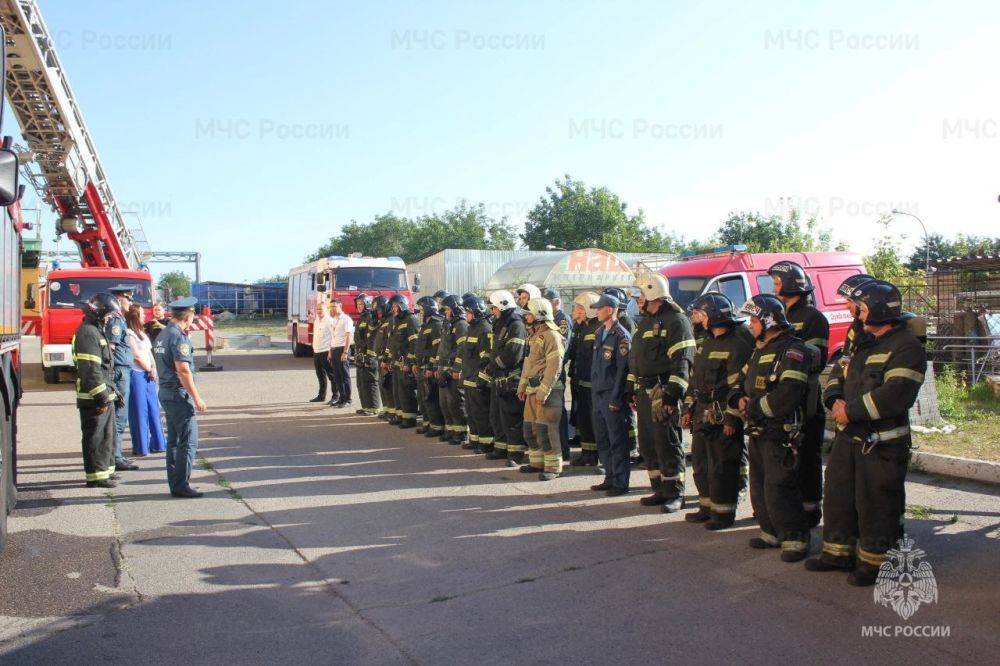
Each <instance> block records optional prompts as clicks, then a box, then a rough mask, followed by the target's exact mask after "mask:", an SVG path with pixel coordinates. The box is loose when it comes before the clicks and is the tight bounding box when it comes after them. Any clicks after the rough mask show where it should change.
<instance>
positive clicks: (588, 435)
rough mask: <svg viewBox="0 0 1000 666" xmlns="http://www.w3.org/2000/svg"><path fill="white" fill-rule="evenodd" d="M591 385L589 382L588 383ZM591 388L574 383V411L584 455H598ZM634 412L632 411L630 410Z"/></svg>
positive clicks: (577, 432)
mask: <svg viewBox="0 0 1000 666" xmlns="http://www.w3.org/2000/svg"><path fill="white" fill-rule="evenodd" d="M588 384H589V382H588ZM591 397H592V396H591V393H590V386H589V385H588V386H583V385H581V384H579V383H577V382H574V386H573V411H574V413H575V415H576V424H575V425H576V434H577V435H578V436H579V437H580V449H581V450H582V451H583V452H584V453H597V436H596V435H595V434H594V415H593V413H592V410H593V403H592V401H591ZM628 411H629V413H631V412H632V410H631V409H629V410H628Z"/></svg>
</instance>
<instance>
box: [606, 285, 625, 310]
mask: <svg viewBox="0 0 1000 666" xmlns="http://www.w3.org/2000/svg"><path fill="white" fill-rule="evenodd" d="M601 293H602V294H607V295H608V296H614V297H615V298H617V299H618V309H619V310H624V309H625V308H626V307H628V301H629V298H628V292H626V291H625V290H624V289H622V288H621V287H605V288H604V291H602V292H601Z"/></svg>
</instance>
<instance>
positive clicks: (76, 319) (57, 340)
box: [40, 268, 153, 384]
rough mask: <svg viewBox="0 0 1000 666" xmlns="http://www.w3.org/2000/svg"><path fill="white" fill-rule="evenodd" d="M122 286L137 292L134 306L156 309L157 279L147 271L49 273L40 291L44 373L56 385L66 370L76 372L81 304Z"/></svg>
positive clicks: (71, 269) (87, 270) (69, 270)
mask: <svg viewBox="0 0 1000 666" xmlns="http://www.w3.org/2000/svg"><path fill="white" fill-rule="evenodd" d="M119 284H127V285H131V286H133V287H134V288H135V291H134V292H133V302H134V303H137V304H139V305H141V306H142V307H143V308H144V309H146V314H147V315H149V313H150V312H151V308H152V307H153V278H152V276H151V275H150V274H149V272H148V271H145V270H125V269H115V268H107V269H101V268H75V269H74V268H67V269H57V270H52V271H49V273H48V275H47V276H46V278H45V286H44V288H43V289H41V290H40V296H41V304H42V318H41V319H42V330H41V337H42V372H43V374H44V376H45V382H46V383H48V384H55V383H57V382H58V381H59V373H60V371H62V370H72V369H73V353H72V348H71V347H72V342H73V334H74V333H76V329H77V327H78V326H79V325H80V322H81V321H82V320H83V311H82V310H80V303H82V302H85V301H87V300H89V299H90V297H91V296H93V295H94V294H97V293H100V292H107V291H108V290H109V289H110V288H111V287H114V286H116V285H119Z"/></svg>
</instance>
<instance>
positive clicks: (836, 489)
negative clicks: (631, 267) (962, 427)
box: [355, 261, 926, 586]
mask: <svg viewBox="0 0 1000 666" xmlns="http://www.w3.org/2000/svg"><path fill="white" fill-rule="evenodd" d="M769 274H770V275H771V277H772V280H773V282H774V294H761V295H757V296H754V297H752V298H751V299H750V300H749V301H747V302H746V303H745V304H743V306H742V307H741V308H740V309H739V310H737V308H736V307H735V306H734V304H733V303H732V302H730V300H729V299H728V298H727V297H726V296H724V295H722V294H719V293H714V292H713V293H707V294H704V295H702V296H700V297H698V298H697V299H695V300H694V301H693V302H692V304H691V305H690V307H689V313H688V314H689V315H690V316H687V314H686V313H685V312H684V311H683V310H682V308H681V307H680V306H678V305H677V304H676V303H675V302H674V300H673V299H672V298H671V296H670V291H669V285H668V282H667V281H666V279H665V278H664V277H663V276H661V275H659V274H647V275H642V276H640V277H639V278H638V279H637V280H636V283H635V285H633V295H634V296H635V297H636V299H637V301H638V306H639V310H640V313H641V316H640V318H639V321H638V322H635V321H633V320H632V319H631V318H630V317H629V316H628V314H627V305H628V303H629V295H628V294H627V293H626V292H625V291H624V290H622V289H620V288H609V289H606V290H605V291H604V293H603V294H597V293H595V292H585V293H582V294H580V295H578V296H577V297H576V298H575V299H574V302H573V309H572V323H571V322H570V321H569V320H568V318H567V317H566V315H565V314H563V313H562V311H561V309H560V307H559V306H560V305H561V301H560V299H559V294H558V293H557V292H556V291H555V290H552V289H546V290H545V291H544V293H543V292H542V290H540V289H539V288H538V287H536V286H534V285H531V284H525V285H522V286H521V287H519V288H518V289H517V290H516V295H515V293H511V292H510V291H506V290H500V291H494V292H492V293H490V294H489V295H488V300H483V299H482V298H480V297H479V296H477V295H475V294H472V293H467V294H465V295H463V296H461V297H459V296H456V295H453V294H448V293H445V292H443V291H442V292H438V293H437V294H435V295H434V297H429V296H425V297H422V298H420V299H419V300H418V301H417V308H416V310H417V312H411V311H410V307H409V303H408V302H407V300H406V298H405V297H403V296H401V295H395V296H392V297H390V298H388V299H387V298H385V297H383V296H379V297H378V298H376V299H374V300H373V299H371V297H369V296H366V295H363V296H361V297H359V298H358V301H357V305H358V310H359V312H362V315H361V319H360V321H359V323H358V326H357V332H356V337H355V365H356V366H357V384H358V393H359V395H360V399H361V407H362V408H361V409H359V410H358V413H362V414H370V415H377V416H379V417H380V418H382V419H384V420H386V421H387V422H388V423H389V424H392V425H394V426H398V427H399V428H403V429H406V428H414V427H417V425H418V421H422V424H421V425H420V427H419V428H418V430H417V432H419V433H422V434H425V435H426V436H427V437H438V438H440V440H441V441H444V442H448V443H449V444H453V445H458V446H462V447H464V448H466V449H471V450H474V451H476V452H477V453H483V454H485V455H486V458H488V459H490V460H505V461H506V463H507V465H509V466H511V467H517V468H519V470H520V471H521V472H523V473H526V474H537V476H538V478H539V479H540V480H543V481H549V480H552V479H555V478H557V477H558V476H560V474H561V473H562V472H563V465H564V462H565V461H568V460H569V453H570V448H569V446H570V441H569V438H568V436H567V434H568V433H567V430H568V428H567V423H568V422H571V423H572V424H573V425H574V426H575V428H576V433H577V435H576V438H575V439H576V440H577V443H578V444H579V446H580V448H581V452H580V453H579V455H577V457H576V458H573V459H572V460H571V461H569V464H570V465H571V466H574V467H591V468H594V470H595V471H596V472H598V473H603V474H604V480H603V482H601V483H599V484H595V485H593V486H591V489H592V490H593V491H596V492H604V493H605V494H607V495H609V496H617V495H623V494H625V493H627V492H629V481H630V462H632V461H634V454H632V451H633V449H634V447H635V445H636V440H637V444H638V451H639V454H640V456H641V459H642V461H644V463H645V466H646V468H647V470H648V475H649V483H650V486H651V489H652V493H651V494H650V495H648V496H645V497H643V498H642V499H641V500H640V503H641V504H642V505H644V506H661V507H662V511H664V512H666V513H672V512H676V511H679V510H681V509H682V508H683V507H684V483H685V454H684V449H683V443H682V428H683V429H688V430H690V432H691V434H692V440H691V466H692V468H693V478H694V483H695V486H696V487H697V490H698V508H697V510H695V511H692V512H690V513H688V514H687V515H686V516H685V519H686V520H687V521H689V522H692V523H703V524H704V526H705V527H706V528H707V529H709V530H721V529H725V528H728V527H730V526H732V525H733V523H734V521H735V516H736V508H737V504H738V501H739V497H740V494H741V492H742V491H744V490H745V489H746V488H747V487H748V486H749V491H750V499H751V504H752V507H753V511H754V517H755V518H756V520H757V522H758V524H759V526H760V529H761V531H760V535H759V536H757V537H754V538H752V539H751V540H750V543H749V545H750V546H751V547H752V548H758V549H767V548H776V549H780V550H781V560H782V561H785V562H795V561H799V560H802V559H804V558H805V557H806V555H807V553H808V550H809V540H810V530H811V528H812V527H815V526H816V525H818V524H819V523H820V520H821V518H822V516H823V515H824V511H825V515H826V520H825V523H824V528H823V544H822V550H821V552H820V554H819V556H818V557H815V558H811V559H809V560H807V561H806V567H807V568H808V569H809V570H812V571H832V570H843V571H848V572H850V574H849V576H848V582H849V583H851V584H853V585H858V586H864V585H871V584H873V583H874V582H875V579H876V577H877V574H878V570H879V567H880V566H881V565H882V563H883V562H884V561H885V560H886V552H887V551H888V550H889V549H891V548H892V547H894V546H895V544H896V542H897V539H898V538H899V537H900V536H902V518H903V511H904V505H905V502H904V494H903V493H904V481H905V476H906V469H907V463H908V459H909V449H910V429H909V416H908V412H909V408H910V407H911V406H912V405H913V403H914V402H915V401H916V397H917V392H918V390H919V388H920V386H921V384H922V383H923V377H924V371H925V367H926V354H925V351H924V348H923V343H922V340H921V339H920V338H919V337H918V335H919V334H918V333H915V332H914V331H915V330H917V326H915V325H914V321H913V319H912V315H909V314H908V313H905V312H903V310H902V304H901V301H902V299H901V296H900V293H899V291H898V290H897V289H896V287H895V286H893V285H892V284H890V283H888V282H884V281H881V280H876V279H874V278H872V277H871V276H867V275H855V276H852V277H851V278H848V279H847V280H845V281H844V283H843V284H842V285H841V287H840V290H839V293H840V294H842V295H843V296H844V297H845V298H846V299H847V301H848V304H849V308H850V310H851V313H852V315H853V316H854V322H853V324H852V326H851V329H850V331H849V333H848V336H847V342H846V345H845V349H844V354H843V356H842V357H841V358H840V360H839V362H838V363H837V364H836V365H835V366H834V367H833V368H832V369H831V372H830V378H829V380H828V382H827V385H826V387H825V390H824V391H822V392H821V391H820V387H819V384H820V373H821V371H822V370H823V368H824V366H825V365H826V363H827V348H828V338H829V324H828V322H827V319H826V317H825V316H824V315H823V314H822V313H821V312H819V311H818V310H817V309H816V308H815V307H813V306H812V305H811V304H810V301H811V293H812V284H811V282H810V280H809V278H808V276H807V275H806V273H805V271H804V270H803V269H802V267H801V266H799V265H798V264H795V263H793V262H788V261H783V262H779V263H778V264H775V265H774V266H772V267H771V269H770V271H769ZM917 321H918V322H919V320H917ZM567 380H568V383H569V388H570V393H571V397H572V402H571V409H570V410H569V412H567V410H566V408H565V404H564V396H565V385H566V382H567ZM824 407H825V408H826V410H829V411H830V412H831V414H832V416H833V418H834V420H835V421H836V424H837V425H836V437H835V440H834V443H833V447H832V450H831V453H830V456H829V460H828V465H827V471H826V495H825V497H824V495H823V472H822V458H821V447H822V441H823V436H824V425H825V418H826V413H825V411H824ZM747 439H749V446H748V445H747ZM630 454H632V460H630Z"/></svg>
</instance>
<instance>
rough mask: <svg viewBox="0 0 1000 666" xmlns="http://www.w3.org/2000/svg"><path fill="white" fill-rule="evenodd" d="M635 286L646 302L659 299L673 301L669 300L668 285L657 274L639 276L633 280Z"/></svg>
mask: <svg viewBox="0 0 1000 666" xmlns="http://www.w3.org/2000/svg"><path fill="white" fill-rule="evenodd" d="M635 286H636V287H638V288H639V291H640V292H642V295H643V296H644V297H645V299H646V300H647V301H655V300H657V299H661V298H662V299H664V300H667V301H670V300H673V299H672V298H670V283H669V282H667V278H665V277H663V276H662V275H660V274H659V273H646V274H645V275H640V276H639V277H637V278H636V279H635Z"/></svg>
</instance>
